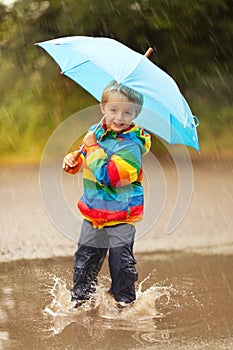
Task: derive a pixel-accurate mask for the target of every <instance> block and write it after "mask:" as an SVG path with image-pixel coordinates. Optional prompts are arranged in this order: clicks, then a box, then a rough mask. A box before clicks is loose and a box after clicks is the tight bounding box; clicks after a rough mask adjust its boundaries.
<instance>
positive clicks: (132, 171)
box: [86, 142, 142, 187]
mask: <svg viewBox="0 0 233 350" xmlns="http://www.w3.org/2000/svg"><path fill="white" fill-rule="evenodd" d="M86 162H87V166H88V167H89V169H90V170H91V172H92V173H93V175H94V177H95V178H96V180H97V181H98V182H99V183H100V184H102V185H105V186H111V187H119V186H125V185H128V184H130V183H132V182H134V181H137V180H138V178H139V176H140V174H141V164H142V161H141V151H140V148H139V146H138V145H137V144H136V143H134V142H122V146H121V147H120V149H119V150H118V151H117V152H116V153H113V154H112V155H111V156H109V155H108V154H107V153H106V152H105V150H104V149H103V148H102V147H101V146H99V145H95V146H91V147H87V156H86Z"/></svg>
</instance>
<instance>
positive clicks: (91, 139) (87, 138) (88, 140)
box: [82, 131, 96, 147]
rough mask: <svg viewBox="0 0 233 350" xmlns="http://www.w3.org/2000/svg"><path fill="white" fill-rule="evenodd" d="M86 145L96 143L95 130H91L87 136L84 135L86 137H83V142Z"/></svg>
mask: <svg viewBox="0 0 233 350" xmlns="http://www.w3.org/2000/svg"><path fill="white" fill-rule="evenodd" d="M82 143H83V144H84V145H85V146H87V147H88V146H91V145H93V144H95V143H96V136H95V134H94V132H92V131H89V132H88V133H87V134H86V135H85V136H84V139H83V142H82Z"/></svg>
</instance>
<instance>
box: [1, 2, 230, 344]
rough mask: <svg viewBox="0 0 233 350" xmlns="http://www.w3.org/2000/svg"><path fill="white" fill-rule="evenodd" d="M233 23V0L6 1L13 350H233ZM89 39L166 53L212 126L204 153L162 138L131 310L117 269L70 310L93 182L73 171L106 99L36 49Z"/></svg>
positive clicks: (138, 247) (153, 161) (167, 65)
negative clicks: (116, 289) (119, 297)
mask: <svg viewBox="0 0 233 350" xmlns="http://www.w3.org/2000/svg"><path fill="white" fill-rule="evenodd" d="M232 19H233V7H232V1H231V0H208V1H203V0H195V1H192V2H189V1H181V0H179V1H178V0H172V1H167V0H166V1H164V0H137V1H135V0H128V1H123V0H101V1H94V0H89V1H85V0H80V1H76V0H62V1H58V0H53V1H52V0H49V1H43V0H38V1H34V0H32V1H29V0H18V1H17V0H1V1H0V58H1V68H0V99H1V106H0V136H1V146H0V147H1V149H0V150H1V151H0V198H1V202H0V205H1V208H0V225H1V226H0V227H1V238H0V267H1V268H0V280H1V283H0V296H1V298H0V348H2V349H16V348H17V349H24V350H30V349H40V348H42V347H45V348H46V349H83V350H85V349H95V350H98V349H101V350H105V349H106V350H107V349H113V350H118V349H123V348H125V349H130V350H136V349H156V350H160V349H161V350H165V349H166V350H170V349H185V350H189V349H198V350H199V349H211V350H212V349H231V348H233V316H232V308H233V274H232V266H233V255H232V254H233V235H232V223H233V222H232V216H233V215H232V208H233V187H232V175H233V121H232V112H233V95H232V90H233V75H232V72H233V49H232V41H233V24H232V23H233V22H232ZM75 35H77V36H93V37H102V36H103V37H108V38H113V39H115V40H118V41H120V42H121V43H123V44H125V45H127V46H128V47H130V48H131V49H133V50H135V51H137V52H139V53H141V54H144V53H145V52H146V50H147V49H148V47H152V48H153V50H154V51H153V54H152V55H151V56H150V58H149V59H150V60H151V61H152V62H153V63H155V64H156V65H157V66H158V67H160V68H161V69H162V70H164V71H165V72H166V73H167V74H169V75H170V76H171V77H172V78H173V79H174V80H175V81H176V83H177V85H178V87H179V89H180V91H181V93H182V94H183V96H184V97H185V99H186V101H187V102H188V104H189V106H190V108H191V110H192V113H193V115H195V116H197V118H198V119H199V121H200V125H199V126H198V127H197V134H198V138H199V143H200V152H197V151H196V150H195V149H192V148H191V147H188V146H184V145H173V144H168V143H167V142H166V141H165V140H163V139H162V138H161V137H160V136H159V135H154V134H153V135H152V148H151V152H150V153H149V155H146V156H145V159H144V158H143V164H144V178H143V184H144V188H145V220H144V221H143V222H142V223H140V224H138V234H137V236H136V241H135V249H134V250H135V257H136V260H137V264H136V267H137V271H138V274H139V278H138V281H137V283H136V293H137V299H136V302H135V304H134V305H133V306H132V307H131V308H128V309H125V310H122V311H119V310H118V309H117V308H116V306H115V303H114V300H113V298H112V297H111V296H110V295H109V293H107V290H108V288H109V286H110V283H111V281H110V277H109V271H108V266H107V262H105V263H104V266H103V268H102V270H101V271H100V274H99V280H98V285H97V290H96V293H95V296H94V298H93V300H90V301H88V302H87V303H86V304H85V305H84V306H82V307H81V308H79V309H78V310H72V311H71V310H70V309H69V303H70V290H71V287H72V273H73V270H72V269H73V254H74V251H75V249H76V244H77V238H76V233H77V237H78V234H79V231H80V226H81V219H82V218H81V215H80V214H79V212H78V210H77V207H76V206H77V202H78V199H79V197H80V196H81V193H82V190H83V187H82V186H83V185H82V174H77V175H69V174H66V173H64V172H62V171H61V169H60V165H61V164H62V159H63V157H64V155H65V154H66V153H67V152H68V151H71V150H73V149H75V147H77V145H79V144H80V142H81V141H80V140H82V137H83V135H84V134H85V132H86V130H87V129H88V128H89V126H91V125H92V124H94V123H96V122H97V121H98V120H99V119H98V118H99V115H100V112H99V102H98V101H97V100H96V99H95V98H94V97H92V96H91V95H90V94H89V93H88V92H87V91H86V90H84V89H83V88H82V87H81V86H79V85H78V84H76V83H75V82H74V81H73V80H71V79H69V78H68V77H66V76H64V75H61V74H60V69H59V66H58V65H57V64H56V63H55V62H54V61H53V59H52V58H51V57H49V55H47V54H46V53H45V52H44V51H43V50H42V49H41V48H40V47H38V46H36V45H35V44H36V43H38V42H42V41H46V40H51V39H54V38H59V37H65V36H75ZM113 59H114V57H113ZM155 83H157V82H155ZM167 98H168V99H169V95H168V96H167ZM84 116H85V117H84ZM57 169H58V170H57ZM59 198H62V199H63V200H62V201H60V199H59ZM48 199H49V201H48ZM48 203H49V204H48ZM64 206H65V207H64ZM65 213H68V214H69V215H66V214H65ZM168 228H169V229H168ZM69 230H73V231H72V233H70V231H69Z"/></svg>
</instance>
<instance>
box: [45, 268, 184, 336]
mask: <svg viewBox="0 0 233 350" xmlns="http://www.w3.org/2000/svg"><path fill="white" fill-rule="evenodd" d="M52 278H53V285H52V286H51V287H50V288H49V290H48V291H49V293H50V295H51V296H52V301H51V302H50V304H49V305H47V306H46V307H45V309H44V313H45V314H47V315H49V316H51V317H52V324H53V325H52V328H51V329H50V331H52V333H53V334H58V333H61V332H62V331H63V330H64V329H65V328H66V327H67V326H68V325H70V324H71V323H73V322H75V323H78V324H80V325H82V326H84V327H85V328H86V329H87V330H88V331H90V332H92V333H93V328H95V327H98V328H100V325H101V327H102V328H103V329H110V328H114V329H115V330H116V329H118V330H119V329H121V330H134V331H146V332H153V331H155V329H156V328H157V325H156V322H158V321H159V320H161V319H163V318H164V317H166V315H167V314H168V313H169V311H168V310H167V309H166V307H167V306H169V307H171V308H172V307H173V308H174V305H175V302H174V300H173V299H172V296H173V295H174V294H176V293H177V291H176V290H175V288H173V286H172V285H170V286H157V285H152V286H149V287H148V288H146V287H145V282H148V281H149V282H150V278H151V274H150V275H148V276H147V277H146V278H145V279H144V280H143V281H142V282H141V283H140V284H139V285H138V288H137V299H136V301H135V303H134V304H132V305H130V306H128V307H126V308H124V309H121V310H119V308H118V307H117V305H116V301H115V300H114V298H113V297H112V296H111V295H110V294H109V293H108V289H107V288H106V284H107V282H109V281H108V280H109V278H108V277H105V276H101V278H100V279H101V283H99V285H98V286H97V287H96V293H95V294H94V295H93V297H92V298H91V299H90V300H88V301H87V302H86V303H85V304H83V305H82V306H80V307H79V308H78V309H70V291H69V290H68V289H67V286H66V282H65V281H64V280H63V279H61V278H58V277H57V276H52ZM161 305H162V306H163V308H164V309H165V313H163V312H162V311H161ZM97 319H98V322H96V320H97ZM94 320H95V321H94Z"/></svg>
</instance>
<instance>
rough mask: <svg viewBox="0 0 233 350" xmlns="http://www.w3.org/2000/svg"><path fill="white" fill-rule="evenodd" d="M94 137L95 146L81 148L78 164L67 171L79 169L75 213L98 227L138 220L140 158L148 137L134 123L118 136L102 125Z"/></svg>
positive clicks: (141, 195) (140, 207)
mask: <svg viewBox="0 0 233 350" xmlns="http://www.w3.org/2000/svg"><path fill="white" fill-rule="evenodd" d="M94 128H95V125H94V126H93V127H91V128H90V130H94ZM95 134H96V138H97V140H98V143H97V144H95V145H92V146H89V147H85V148H84V149H83V150H82V153H81V155H80V157H79V159H78V165H77V166H76V167H75V168H73V169H71V171H70V172H72V173H76V172H77V171H79V170H81V169H83V182H84V194H83V196H82V197H81V199H80V201H79V202H78V208H79V210H80V211H81V213H82V215H83V216H84V217H85V218H86V219H87V220H89V221H91V222H92V223H93V226H94V227H98V228H102V227H103V226H109V225H115V224H119V223H132V224H133V223H135V222H137V221H140V220H141V219H142V217H143V203H144V191H143V187H142V175H143V174H142V155H143V154H146V153H147V152H148V151H149V150H150V146H151V138H150V134H148V133H147V132H145V131H144V130H143V129H142V128H140V127H139V126H137V125H136V124H133V125H131V126H130V127H129V128H128V129H127V130H124V131H123V132H122V133H116V132H114V131H111V130H106V126H105V125H104V124H103V125H102V126H100V127H99V128H98V129H97V131H95Z"/></svg>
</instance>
